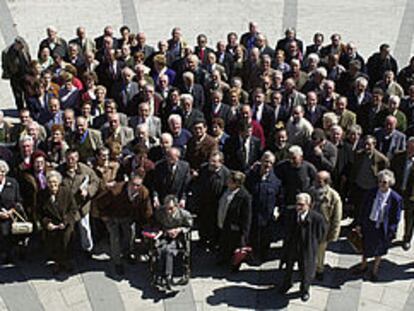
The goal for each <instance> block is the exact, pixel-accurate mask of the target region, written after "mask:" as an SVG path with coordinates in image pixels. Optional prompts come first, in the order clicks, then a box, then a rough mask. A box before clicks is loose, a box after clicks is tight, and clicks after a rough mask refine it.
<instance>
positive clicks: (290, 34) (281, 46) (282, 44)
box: [275, 28, 303, 55]
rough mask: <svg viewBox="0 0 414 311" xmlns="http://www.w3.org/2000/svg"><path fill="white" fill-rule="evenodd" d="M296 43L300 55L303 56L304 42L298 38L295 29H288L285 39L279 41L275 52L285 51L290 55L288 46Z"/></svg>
mask: <svg viewBox="0 0 414 311" xmlns="http://www.w3.org/2000/svg"><path fill="white" fill-rule="evenodd" d="M292 41H295V42H296V43H297V45H298V49H299V51H300V54H301V55H302V54H303V42H302V41H301V40H299V39H297V38H296V30H295V29H294V28H288V29H286V31H285V37H284V38H283V39H280V40H279V41H277V44H276V48H275V50H276V51H277V50H283V51H285V53H286V55H287V54H289V50H288V45H289V43H290V42H292Z"/></svg>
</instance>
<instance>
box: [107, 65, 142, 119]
mask: <svg viewBox="0 0 414 311" xmlns="http://www.w3.org/2000/svg"><path fill="white" fill-rule="evenodd" d="M121 76H122V79H121V80H119V81H117V82H116V83H115V84H114V86H113V88H112V90H111V94H113V98H114V99H115V101H116V103H117V104H118V109H119V111H121V112H123V113H126V112H127V109H128V107H129V106H130V105H131V101H132V99H133V98H134V96H135V95H137V94H138V93H139V87H138V83H137V82H135V81H133V78H134V76H135V74H134V72H133V71H132V69H131V68H129V67H125V68H124V69H122V72H121Z"/></svg>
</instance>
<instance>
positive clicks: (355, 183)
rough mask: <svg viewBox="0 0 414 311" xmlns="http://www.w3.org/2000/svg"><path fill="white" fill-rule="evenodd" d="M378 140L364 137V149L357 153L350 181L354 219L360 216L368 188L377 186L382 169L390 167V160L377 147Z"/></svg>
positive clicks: (372, 137) (369, 136)
mask: <svg viewBox="0 0 414 311" xmlns="http://www.w3.org/2000/svg"><path fill="white" fill-rule="evenodd" d="M376 144H377V140H376V139H375V137H374V136H371V135H367V136H365V139H364V149H362V150H358V151H357V152H356V154H355V160H354V165H353V167H352V171H351V176H350V181H351V183H352V185H351V190H350V199H351V200H352V203H353V205H354V219H356V218H357V217H359V212H360V208H361V205H362V204H363V200H364V195H363V194H365V193H366V192H367V191H368V190H371V189H372V188H375V187H376V186H377V175H378V172H380V171H381V170H383V169H385V168H388V167H389V160H388V159H387V157H386V156H385V155H383V154H382V153H381V152H379V151H378V150H377V149H376Z"/></svg>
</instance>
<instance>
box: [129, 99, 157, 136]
mask: <svg viewBox="0 0 414 311" xmlns="http://www.w3.org/2000/svg"><path fill="white" fill-rule="evenodd" d="M139 124H146V125H147V126H148V133H149V135H150V136H151V137H154V138H159V137H160V136H161V120H160V118H158V117H156V116H154V115H151V114H150V106H149V103H147V102H142V103H140V104H139V107H138V116H134V117H131V118H130V119H129V126H130V127H131V128H133V129H135V128H136V126H137V125H139Z"/></svg>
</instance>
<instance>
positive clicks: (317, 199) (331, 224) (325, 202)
mask: <svg viewBox="0 0 414 311" xmlns="http://www.w3.org/2000/svg"><path fill="white" fill-rule="evenodd" d="M330 182H331V175H330V174H329V172H327V171H320V172H318V173H317V174H316V179H315V186H314V187H312V188H311V190H310V193H311V196H312V198H313V202H314V207H313V208H314V209H315V210H317V211H318V212H319V213H321V214H322V216H323V218H324V219H325V222H326V225H327V234H326V236H325V238H324V239H323V240H322V242H321V243H320V244H319V249H318V255H317V256H318V257H317V267H316V279H318V280H320V281H322V280H323V270H324V261H325V251H326V247H327V246H328V243H329V242H333V241H336V240H337V239H338V237H339V232H340V230H341V219H342V201H341V197H340V196H339V194H338V192H336V191H335V190H334V189H333V188H331V186H330Z"/></svg>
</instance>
